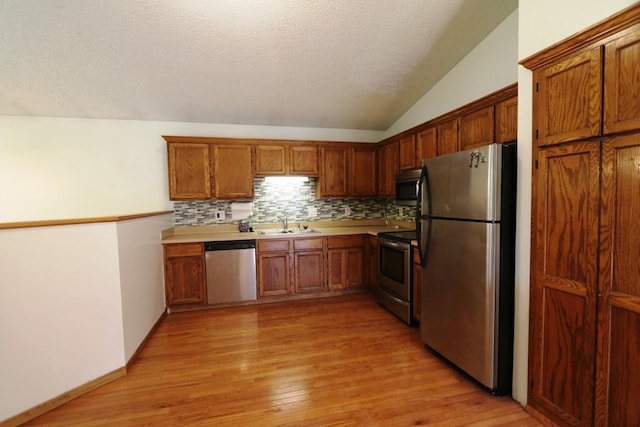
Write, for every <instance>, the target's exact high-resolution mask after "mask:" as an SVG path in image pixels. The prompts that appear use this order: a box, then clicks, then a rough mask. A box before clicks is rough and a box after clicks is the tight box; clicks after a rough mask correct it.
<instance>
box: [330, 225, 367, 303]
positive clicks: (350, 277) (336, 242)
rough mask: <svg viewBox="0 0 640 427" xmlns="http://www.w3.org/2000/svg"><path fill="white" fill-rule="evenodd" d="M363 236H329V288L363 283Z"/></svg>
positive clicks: (333, 288)
mask: <svg viewBox="0 0 640 427" xmlns="http://www.w3.org/2000/svg"><path fill="white" fill-rule="evenodd" d="M363 242H364V237H363V236H360V235H358V236H335V237H328V238H327V282H328V287H329V290H334V291H335V290H343V289H348V288H356V287H360V286H362V285H363V262H364V246H363Z"/></svg>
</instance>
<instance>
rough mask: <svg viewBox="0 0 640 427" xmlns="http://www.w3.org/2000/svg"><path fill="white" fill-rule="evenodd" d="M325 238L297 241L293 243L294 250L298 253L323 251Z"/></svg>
mask: <svg viewBox="0 0 640 427" xmlns="http://www.w3.org/2000/svg"><path fill="white" fill-rule="evenodd" d="M323 248H324V238H323V237H316V238H314V239H295V240H294V241H293V249H294V250H296V251H304V250H309V249H323Z"/></svg>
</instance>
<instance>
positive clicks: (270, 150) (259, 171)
mask: <svg viewBox="0 0 640 427" xmlns="http://www.w3.org/2000/svg"><path fill="white" fill-rule="evenodd" d="M255 165H256V176H279V175H298V176H318V147H317V146H297V145H262V144H261V145H256V146H255Z"/></svg>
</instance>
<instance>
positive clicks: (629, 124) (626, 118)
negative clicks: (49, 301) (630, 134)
mask: <svg viewBox="0 0 640 427" xmlns="http://www.w3.org/2000/svg"><path fill="white" fill-rule="evenodd" d="M634 129H640V29H636V30H635V31H633V32H631V33H629V34H626V35H624V36H622V37H620V38H618V39H616V40H614V41H612V42H610V43H607V44H606V45H605V64H604V133H605V134H611V133H616V132H624V131H629V130H634Z"/></svg>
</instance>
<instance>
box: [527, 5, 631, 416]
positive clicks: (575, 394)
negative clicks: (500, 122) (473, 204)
mask: <svg viewBox="0 0 640 427" xmlns="http://www.w3.org/2000/svg"><path fill="white" fill-rule="evenodd" d="M639 11H640V5H636V6H634V7H631V8H629V9H628V10H627V11H625V12H622V13H621V14H619V15H617V16H615V17H614V18H612V20H611V21H608V22H607V21H605V22H603V23H601V24H598V25H596V26H594V27H591V28H590V29H588V30H586V32H585V33H583V34H577V35H576V36H574V37H572V38H571V39H569V40H568V41H565V42H562V43H560V44H558V45H554V46H552V47H551V48H549V49H548V50H547V51H543V52H541V53H539V54H537V55H536V56H534V57H532V58H528V59H527V60H525V61H523V64H524V65H525V66H526V67H528V68H530V69H532V70H533V71H534V135H535V133H536V131H537V138H534V147H533V150H534V159H535V164H534V169H533V185H534V186H533V193H532V214H533V224H534V230H533V233H532V247H531V252H532V259H531V261H532V263H531V271H532V274H531V278H532V282H531V301H530V304H531V306H530V327H529V331H530V337H529V396H528V405H529V407H530V408H532V410H533V411H534V413H539V414H542V415H543V416H545V417H546V418H548V419H550V420H551V421H553V422H554V423H556V424H558V425H562V426H594V425H595V426H623V425H624V426H627V425H640V406H639V405H637V403H636V402H637V401H638V399H639V398H640V394H639V393H640V392H639V390H640V372H639V371H638V369H637V366H639V365H640V338H639V337H640V272H639V270H638V248H639V247H640V227H638V224H639V222H638V215H640V192H638V191H637V190H638V188H640V173H639V170H640V169H639V166H638V165H639V164H640V162H639V161H638V159H640V126H639V124H640V101H638V94H640V79H639V78H638V77H640V71H639V70H638V65H637V64H638V60H639V59H640V56H639V53H640V50H639V47H640V45H638V40H639V39H640V33H639V32H640V22H639V21H640V13H638V12H639ZM620 23H624V25H625V26H629V28H627V29H624V28H621V24H620ZM631 25H633V26H631ZM612 27H613V28H616V30H617V31H619V32H618V33H615V32H613V31H612V30H611V28H612ZM585 34H588V35H589V37H586V36H585ZM626 49H628V50H626ZM603 52H604V55H603ZM614 52H615V53H614ZM602 76H604V80H602ZM601 113H602V114H601ZM601 117H604V123H602V124H601V121H600V118H601ZM607 122H608V123H607ZM632 402H633V403H632Z"/></svg>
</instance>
